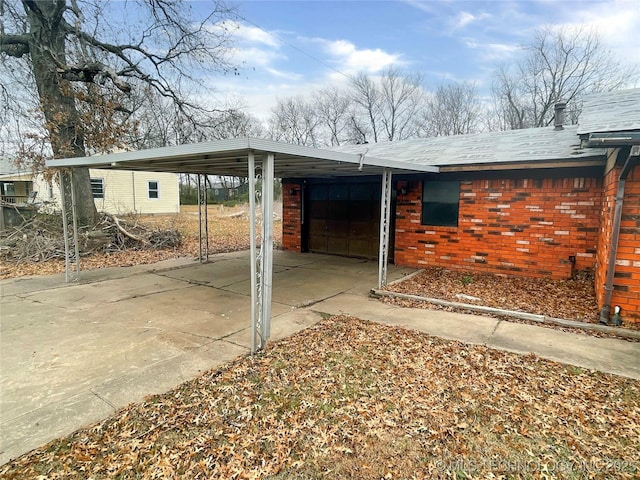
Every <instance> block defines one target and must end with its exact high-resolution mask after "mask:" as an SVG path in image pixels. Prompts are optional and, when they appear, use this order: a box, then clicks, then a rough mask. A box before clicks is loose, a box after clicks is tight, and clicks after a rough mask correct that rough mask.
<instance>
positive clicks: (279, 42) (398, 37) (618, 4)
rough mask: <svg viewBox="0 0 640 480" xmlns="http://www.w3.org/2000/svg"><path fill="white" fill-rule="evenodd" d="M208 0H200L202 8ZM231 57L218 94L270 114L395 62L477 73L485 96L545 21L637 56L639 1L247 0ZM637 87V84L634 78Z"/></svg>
mask: <svg viewBox="0 0 640 480" xmlns="http://www.w3.org/2000/svg"><path fill="white" fill-rule="evenodd" d="M205 4H206V3H205V2H194V3H193V6H194V7H195V8H196V9H198V8H201V7H203V6H204V5H205ZM235 5H237V8H238V13H239V15H240V20H239V23H238V29H237V31H236V34H235V39H234V50H233V53H234V56H233V60H234V61H235V62H238V63H240V64H241V65H242V68H241V75H239V76H232V75H230V76H225V77H216V78H213V79H211V85H212V87H213V88H214V89H215V91H216V94H217V97H218V98H224V97H225V96H231V97H233V96H234V95H237V96H239V97H240V98H242V99H244V103H245V105H246V107H247V110H248V111H249V112H251V113H253V114H255V115H257V116H258V117H260V118H263V119H264V118H266V117H267V116H268V115H269V112H270V109H271V108H272V107H273V106H274V105H275V103H276V99H277V98H278V97H286V96H290V95H306V94H309V93H310V92H312V91H313V90H315V89H318V88H321V87H324V86H327V85H331V84H333V85H337V86H341V85H345V84H346V82H347V78H346V76H348V75H350V74H354V73H357V72H359V71H365V72H367V73H369V74H371V75H376V74H378V73H380V72H381V71H382V70H384V69H385V68H386V67H388V66H390V65H396V66H399V67H400V68H401V69H403V70H404V71H407V72H420V73H422V74H423V76H424V87H425V88H426V89H430V88H434V87H435V86H437V85H438V84H439V83H441V82H443V81H447V80H456V81H472V82H476V83H477V84H478V87H479V90H480V92H481V93H483V94H485V95H487V94H488V91H489V86H490V83H491V75H492V72H493V71H494V70H495V68H496V66H497V65H498V64H501V63H503V64H509V63H513V62H514V61H515V60H516V59H517V58H518V55H520V54H521V53H522V49H521V46H522V45H523V44H524V43H526V42H528V41H530V39H531V38H532V34H533V32H534V30H535V29H537V28H540V27H545V26H549V27H562V26H568V27H573V26H577V25H584V26H585V27H587V28H595V29H596V30H597V31H598V33H599V34H600V36H601V38H602V40H603V42H604V43H605V45H606V47H607V48H609V49H610V50H611V51H612V53H613V54H614V55H616V57H617V58H618V59H619V60H621V61H622V62H623V63H628V64H633V63H635V64H640V47H638V40H637V39H638V36H639V35H640V33H639V32H640V2H639V1H638V0H619V1H613V0H611V1H576V0H573V1H566V0H565V1H554V0H535V1H534V0H530V1H456V0H441V1H418V0H404V1H293V0H291V1H249V2H236V4H235ZM632 86H633V85H632Z"/></svg>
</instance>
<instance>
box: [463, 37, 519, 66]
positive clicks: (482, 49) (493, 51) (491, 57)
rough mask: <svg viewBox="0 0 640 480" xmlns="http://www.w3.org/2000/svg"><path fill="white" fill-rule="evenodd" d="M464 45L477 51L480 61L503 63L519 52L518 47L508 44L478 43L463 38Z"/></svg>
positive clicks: (474, 40)
mask: <svg viewBox="0 0 640 480" xmlns="http://www.w3.org/2000/svg"><path fill="white" fill-rule="evenodd" d="M463 40H464V44H465V45H466V46H467V47H468V48H471V49H473V50H477V53H476V55H478V56H479V57H480V58H481V60H482V61H487V62H488V61H505V60H507V59H508V58H509V57H511V56H513V55H514V54H516V53H517V52H518V51H520V50H521V46H520V45H514V44H509V43H494V42H480V41H478V40H476V39H474V38H464V39H463Z"/></svg>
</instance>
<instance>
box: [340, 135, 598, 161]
mask: <svg viewBox="0 0 640 480" xmlns="http://www.w3.org/2000/svg"><path fill="white" fill-rule="evenodd" d="M576 130H577V127H576V126H575V125H573V126H565V127H564V129H563V130H554V127H542V128H527V129H522V130H508V131H504V132H486V133H476V134H470V135H453V136H447V137H430V138H414V139H410V140H400V141H393V142H381V143H372V144H364V145H346V146H341V147H336V150H338V151H340V152H349V153H365V157H366V156H369V155H370V156H373V157H376V158H384V159H389V160H394V161H397V162H401V163H404V164H408V165H412V166H414V165H415V166H418V165H420V166H426V165H431V166H438V167H446V166H454V165H460V166H474V165H483V164H499V163H504V164H510V163H514V162H515V163H537V162H540V163H541V162H549V161H557V160H569V161H570V160H583V159H593V158H594V157H603V156H604V155H605V150H604V149H594V148H582V147H581V145H580V138H579V137H578V135H577V132H576Z"/></svg>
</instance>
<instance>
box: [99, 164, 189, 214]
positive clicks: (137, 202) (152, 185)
mask: <svg viewBox="0 0 640 480" xmlns="http://www.w3.org/2000/svg"><path fill="white" fill-rule="evenodd" d="M89 176H90V177H91V188H92V191H93V196H94V201H95V202H96V208H97V209H98V211H103V212H108V213H114V214H124V213H179V212H180V187H179V183H178V182H179V178H178V175H177V174H175V173H153V172H126V171H122V170H89Z"/></svg>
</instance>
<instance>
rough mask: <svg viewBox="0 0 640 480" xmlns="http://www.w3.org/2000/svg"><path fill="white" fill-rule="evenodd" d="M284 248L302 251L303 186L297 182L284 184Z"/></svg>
mask: <svg viewBox="0 0 640 480" xmlns="http://www.w3.org/2000/svg"><path fill="white" fill-rule="evenodd" d="M292 192H293V193H292ZM282 249H283V250H287V251H290V252H301V251H302V186H301V185H299V184H296V183H283V184H282Z"/></svg>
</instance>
